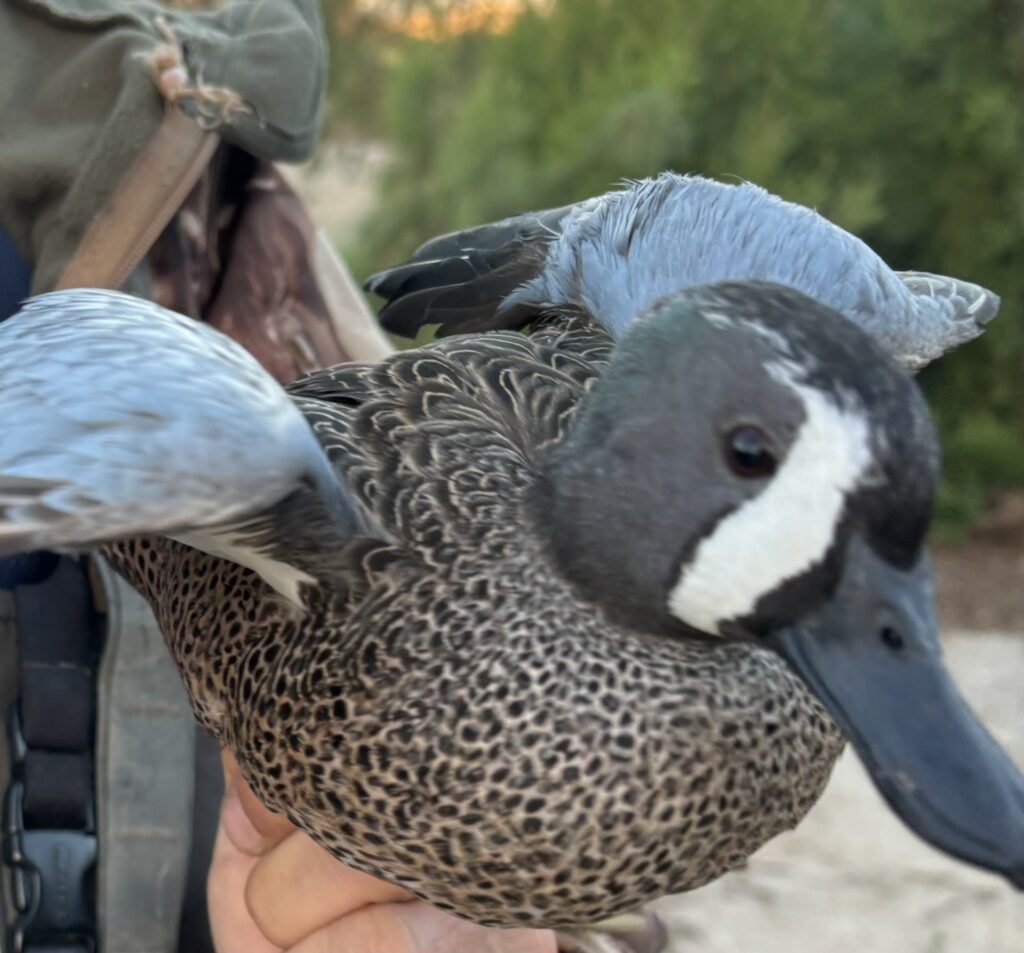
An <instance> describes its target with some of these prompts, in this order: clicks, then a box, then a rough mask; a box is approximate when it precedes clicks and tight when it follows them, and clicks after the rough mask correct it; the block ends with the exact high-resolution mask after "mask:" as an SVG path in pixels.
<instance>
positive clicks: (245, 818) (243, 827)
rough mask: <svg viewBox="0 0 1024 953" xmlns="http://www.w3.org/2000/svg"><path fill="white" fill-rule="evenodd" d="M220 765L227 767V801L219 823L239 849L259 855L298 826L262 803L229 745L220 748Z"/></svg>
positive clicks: (225, 773) (275, 844)
mask: <svg viewBox="0 0 1024 953" xmlns="http://www.w3.org/2000/svg"><path fill="white" fill-rule="evenodd" d="M221 765H222V766H223V768H224V803H223V804H222V805H221V811H220V824H221V828H222V829H223V831H224V833H225V835H227V838H228V840H230V841H231V843H232V844H233V845H234V847H235V849H236V850H238V851H240V852H241V853H243V854H249V855H250V856H253V857H258V856H260V855H262V854H265V853H266V852H267V851H268V850H270V849H271V848H272V847H276V846H277V845H278V844H280V843H281V841H283V840H284V839H285V838H286V837H288V835H289V834H294V833H295V830H296V828H295V826H294V825H293V824H292V823H291V822H290V821H288V820H287V819H285V818H283V817H282V816H281V815H280V814H275V813H274V812H273V811H271V810H269V809H268V808H266V807H264V806H263V804H261V803H260V801H259V799H258V798H257V797H256V795H255V794H253V792H252V788H250V787H249V785H248V784H247V783H246V781H245V778H243V777H242V772H241V771H240V770H239V767H238V762H237V761H236V760H235V756H234V755H233V754H232V753H231V752H230V751H228V750H227V749H226V748H225V749H224V750H222V751H221Z"/></svg>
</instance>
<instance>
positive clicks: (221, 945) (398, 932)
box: [207, 755, 556, 953]
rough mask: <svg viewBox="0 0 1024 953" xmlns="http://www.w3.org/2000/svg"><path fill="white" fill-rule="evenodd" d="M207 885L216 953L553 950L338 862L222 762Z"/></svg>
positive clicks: (549, 939) (532, 935)
mask: <svg viewBox="0 0 1024 953" xmlns="http://www.w3.org/2000/svg"><path fill="white" fill-rule="evenodd" d="M224 771H225V791H226V794H225V798H224V804H223V807H222V809H221V815H220V826H219V828H218V831H217V842H216V846H215V847H214V853H213V862H212V864H211V867H210V876H209V880H208V883H207V897H208V902H209V911H210V925H211V929H212V931H213V942H214V947H215V948H216V950H217V953H281V951H282V950H288V951H293V953H438V951H444V953H554V951H555V949H556V947H555V939H554V935H553V934H552V933H550V932H548V931H546V930H495V929H486V928H484V927H478V926H475V925H473V924H471V923H467V922H466V921H464V920H459V919H458V918H456V917H452V916H450V915H448V914H446V913H442V912H441V911H440V910H436V909H434V908H433V907H431V906H429V905H428V904H426V903H423V902H422V901H419V900H416V899H415V898H414V897H412V895H411V894H409V893H406V892H405V891H404V890H401V889H399V888H398V887H394V886H392V885H390V884H387V883H384V882H383V881H380V880H376V879H375V878H373V877H370V876H368V875H366V874H363V873H360V872H359V871H356V870H352V869H350V868H348V867H346V866H345V865H344V864H342V863H340V862H339V861H337V860H335V859H334V858H333V857H332V856H331V855H330V854H328V853H327V852H326V851H325V850H324V849H323V848H321V847H319V846H317V845H316V844H315V843H314V842H313V841H312V840H310V838H309V837H307V836H306V835H305V834H303V833H301V832H299V831H297V830H296V829H295V828H294V827H292V825H291V824H289V823H288V822H287V821H286V820H284V819H283V818H282V817H280V816H278V815H276V814H272V813H271V812H270V811H268V810H267V809H266V808H265V807H263V806H262V805H261V804H260V803H259V801H257V799H256V797H255V795H253V793H252V792H251V791H250V790H249V788H248V786H247V785H246V784H245V782H244V781H243V780H242V778H241V777H240V775H239V773H238V768H237V765H236V764H235V762H234V759H233V758H232V757H231V756H230V755H225V757H224Z"/></svg>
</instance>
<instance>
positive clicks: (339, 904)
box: [245, 833, 411, 946]
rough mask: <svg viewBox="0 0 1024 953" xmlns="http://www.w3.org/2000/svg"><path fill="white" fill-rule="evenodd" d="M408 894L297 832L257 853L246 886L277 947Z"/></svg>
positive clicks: (259, 921) (263, 927) (252, 906)
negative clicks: (351, 865)
mask: <svg viewBox="0 0 1024 953" xmlns="http://www.w3.org/2000/svg"><path fill="white" fill-rule="evenodd" d="M409 899H411V895H410V894H409V893H407V892H406V891H404V890H402V889H401V888H399V887H394V886H392V885H391V884H388V883H385V882H384V881H383V880H377V879H376V878H375V877H371V876H369V875H368V874H364V873H360V872H359V871H357V870H352V868H350V867H346V866H345V865H344V864H342V863H341V862H340V861H338V860H336V859H335V858H334V857H332V856H331V855H330V854H329V853H327V851H326V850H324V849H323V848H322V847H319V846H318V845H317V844H315V843H314V842H313V841H312V840H310V838H309V837H307V836H306V835H305V834H299V833H297V834H293V835H292V836H291V837H288V838H286V839H285V840H284V841H282V842H281V843H280V844H278V845H277V846H276V847H274V848H273V849H272V850H271V851H269V852H268V853H267V854H265V855H264V856H263V857H261V858H260V860H259V862H258V863H257V864H256V865H255V867H253V869H252V873H251V874H250V876H249V880H248V883H247V884H246V891H245V901H246V905H247V906H248V908H249V913H250V915H251V916H252V918H253V920H254V921H255V922H256V924H257V925H258V926H259V928H260V929H261V930H262V931H263V933H264V934H265V935H266V936H267V937H269V938H270V939H271V940H273V941H274V942H275V943H278V944H280V945H281V946H288V945H289V944H291V943H296V942H298V940H299V939H301V938H302V937H304V936H307V935H308V934H310V933H313V932H314V931H315V930H317V929H319V928H320V927H322V926H324V924H327V923H330V922H331V921H332V920H336V919H338V918H339V917H343V916H345V915H346V914H348V913H351V912H352V911H353V910H358V909H359V908H360V907H364V906H366V905H367V904H371V903H388V902H393V901H403V900H409Z"/></svg>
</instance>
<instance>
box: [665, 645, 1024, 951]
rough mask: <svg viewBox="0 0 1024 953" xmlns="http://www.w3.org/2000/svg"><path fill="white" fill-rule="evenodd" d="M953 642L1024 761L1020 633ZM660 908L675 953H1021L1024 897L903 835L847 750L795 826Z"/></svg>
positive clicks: (971, 681)
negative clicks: (743, 863) (739, 865)
mask: <svg viewBox="0 0 1024 953" xmlns="http://www.w3.org/2000/svg"><path fill="white" fill-rule="evenodd" d="M945 650H946V656H947V660H948V663H949V666H950V668H951V670H952V671H953V672H954V674H955V677H956V680H957V682H958V683H959V684H960V686H961V688H962V689H963V691H964V694H965V695H967V697H968V699H969V700H970V702H971V704H972V705H973V707H974V708H975V710H976V711H977V712H978V713H979V714H980V715H981V717H982V719H983V721H984V722H985V724H986V725H987V726H988V727H989V729H990V730H991V731H992V733H993V734H994V735H995V736H996V738H997V739H998V740H999V742H1000V743H1001V744H1002V745H1003V746H1004V747H1005V748H1006V749H1007V751H1009V752H1010V753H1011V755H1012V756H1013V757H1014V759H1015V760H1016V761H1017V763H1018V764H1020V765H1021V766H1022V767H1024V636H1022V635H1020V634H1016V633H1015V634H1002V633H993V632H988V633H975V632H956V633H951V634H949V635H948V636H947V637H946V639H945ZM657 909H658V912H659V913H660V914H661V915H662V916H663V917H664V919H665V921H666V923H667V924H668V926H669V929H670V932H671V938H672V941H671V946H670V949H671V951H672V953H1024V895H1022V894H1020V893H1017V892H1015V891H1014V890H1013V889H1012V888H1011V887H1010V886H1009V885H1008V884H1006V883H1005V882H1003V881H1002V880H1000V879H999V878H997V877H995V876H993V875H991V874H987V873H983V872H980V871H976V870H974V869H972V868H969V867H967V866H966V865H964V864H961V863H958V862H956V861H953V860H951V859H949V858H947V857H945V856H944V855H942V854H939V853H938V852H937V851H935V850H933V849H932V848H930V847H928V846H927V845H925V844H924V843H922V842H921V841H920V840H918V839H917V838H916V837H915V836H914V835H913V834H911V833H910V832H909V831H907V830H906V828H904V827H903V826H902V824H901V823H900V822H899V821H898V820H897V819H896V817H895V816H894V815H893V814H892V813H891V812H890V811H889V810H888V808H887V807H886V806H885V804H884V803H883V802H882V800H881V799H880V797H879V796H878V795H877V794H876V793H875V790H874V788H873V787H872V786H871V783H870V781H869V780H868V778H867V775H866V774H865V773H864V770H863V769H862V768H861V766H860V764H859V762H858V761H857V759H856V757H855V756H854V755H853V754H852V753H850V752H847V753H846V754H845V755H844V756H843V758H842V759H841V761H840V762H839V764H838V765H837V767H836V770H835V772H834V774H833V776H832V781H831V782H830V784H829V787H828V789H827V791H826V792H825V795H824V797H823V798H822V799H821V801H820V802H819V803H818V804H817V805H816V806H815V808H814V809H813V810H812V811H811V813H810V815H809V816H808V817H807V819H806V820H805V821H804V822H803V824H801V825H800V827H799V828H798V829H797V830H795V831H793V832H791V833H789V834H784V835H782V836H780V837H778V838H776V839H775V840H774V841H772V842H771V843H770V844H768V845H767V846H766V847H765V848H764V849H763V850H762V851H760V853H758V854H757V855H755V856H754V857H753V858H752V859H751V861H750V863H749V864H748V866H747V867H746V869H744V870H741V871H736V872H734V873H732V874H729V875H727V876H725V877H723V878H722V879H721V880H719V881H717V882H716V883H714V884H711V885H710V886H708V887H705V888H704V889H703V890H699V891H695V892H694V893H692V894H686V895H683V896H680V897H675V898H669V899H666V900H665V901H662V902H661V903H660V904H659V905H658V907H657Z"/></svg>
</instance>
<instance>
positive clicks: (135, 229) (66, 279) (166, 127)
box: [57, 107, 219, 288]
mask: <svg viewBox="0 0 1024 953" xmlns="http://www.w3.org/2000/svg"><path fill="white" fill-rule="evenodd" d="M218 141H219V140H218V137H217V135H216V134H215V133H213V132H209V131H207V130H205V129H203V128H202V127H201V126H200V125H199V124H198V123H197V122H196V121H195V120H194V119H191V118H189V117H188V116H186V115H185V113H183V112H182V111H181V110H180V109H178V108H176V107H168V109H167V114H166V116H165V117H164V120H163V122H162V123H161V124H160V126H159V128H158V129H157V131H156V133H155V134H154V136H153V138H152V139H150V141H149V143H148V144H147V145H146V147H145V148H144V149H143V150H142V151H141V152H140V153H139V154H138V156H137V157H136V158H135V161H134V162H133V163H132V165H131V166H130V168H129V169H128V172H127V173H126V174H125V175H124V177H123V178H122V179H121V181H120V182H119V183H118V186H117V188H116V189H115V190H114V194H113V195H112V196H111V198H110V201H109V202H108V203H107V204H106V205H105V206H104V208H103V211H102V212H100V214H99V215H98V216H97V217H96V219H95V220H94V221H93V222H92V224H91V225H90V226H89V228H88V229H87V230H86V233H85V235H84V236H83V238H82V241H81V242H80V243H79V245H78V248H77V249H76V250H75V253H74V255H72V256H71V259H70V261H68V263H67V265H65V267H64V271H63V272H62V273H61V276H60V280H59V281H58V282H57V287H58V288H82V287H91V288H119V287H120V286H121V285H122V284H124V282H125V280H126V279H127V278H128V276H129V275H130V274H131V272H132V270H133V269H134V268H135V266H136V265H137V264H138V263H139V262H140V261H142V259H143V257H145V255H146V253H147V252H148V251H149V249H150V247H151V246H152V244H153V242H155V241H156V239H157V237H158V236H159V235H160V233H161V232H162V231H163V230H164V228H165V227H166V225H167V223H168V222H170V220H171V219H172V218H173V217H174V215H175V213H176V212H177V211H178V209H179V208H180V207H181V203H182V202H183V201H184V200H185V197H186V196H187V195H188V193H189V192H190V191H191V189H192V187H193V186H194V185H195V184H196V182H197V181H198V179H199V177H200V176H201V175H202V173H203V170H204V169H205V168H206V166H207V164H208V163H209V161H210V158H211V157H212V156H213V153H214V150H215V149H216V148H217V143H218Z"/></svg>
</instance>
